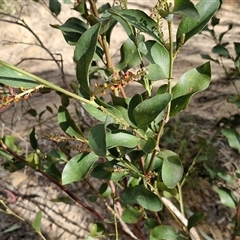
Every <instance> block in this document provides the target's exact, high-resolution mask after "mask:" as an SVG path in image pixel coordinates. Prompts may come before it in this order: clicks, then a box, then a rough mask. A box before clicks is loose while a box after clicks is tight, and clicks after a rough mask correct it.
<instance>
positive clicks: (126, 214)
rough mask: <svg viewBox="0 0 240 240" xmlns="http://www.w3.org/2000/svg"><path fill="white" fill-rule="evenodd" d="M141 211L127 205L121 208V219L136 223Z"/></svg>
mask: <svg viewBox="0 0 240 240" xmlns="http://www.w3.org/2000/svg"><path fill="white" fill-rule="evenodd" d="M142 215H143V213H142V212H140V211H139V210H137V209H136V208H134V207H131V206H129V207H127V208H126V209H124V210H123V214H122V220H123V221H124V222H125V223H130V224H132V223H136V222H137V221H138V220H139V219H140V217H142Z"/></svg>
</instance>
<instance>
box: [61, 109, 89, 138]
mask: <svg viewBox="0 0 240 240" xmlns="http://www.w3.org/2000/svg"><path fill="white" fill-rule="evenodd" d="M58 123H59V126H60V127H61V129H62V130H63V131H64V132H65V133H66V134H67V135H69V136H70V137H77V138H80V139H85V138H84V135H83V133H82V131H81V130H80V129H79V128H78V127H77V125H76V124H75V122H74V121H73V119H72V117H71V115H70V113H69V112H68V110H67V108H65V107H63V106H60V107H59V109H58Z"/></svg>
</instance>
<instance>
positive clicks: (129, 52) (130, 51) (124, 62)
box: [116, 39, 141, 71]
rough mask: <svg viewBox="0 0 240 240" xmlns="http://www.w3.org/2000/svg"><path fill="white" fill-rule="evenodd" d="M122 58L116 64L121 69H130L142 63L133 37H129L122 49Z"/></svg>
mask: <svg viewBox="0 0 240 240" xmlns="http://www.w3.org/2000/svg"><path fill="white" fill-rule="evenodd" d="M120 53H121V60H120V62H119V63H118V64H117V65H116V68H117V69H119V70H124V71H126V70H128V69H130V68H132V67H136V66H137V65H139V64H140V62H141V59H140V57H139V54H138V51H137V48H136V45H135V43H134V42H133V41H132V40H131V39H127V40H126V41H125V42H124V43H123V45H122V46H121V49H120Z"/></svg>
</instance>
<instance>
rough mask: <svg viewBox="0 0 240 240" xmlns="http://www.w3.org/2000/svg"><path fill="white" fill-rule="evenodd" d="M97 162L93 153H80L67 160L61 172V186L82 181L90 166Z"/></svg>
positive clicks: (96, 157)
mask: <svg viewBox="0 0 240 240" xmlns="http://www.w3.org/2000/svg"><path fill="white" fill-rule="evenodd" d="M97 160H98V156H97V155H96V154H95V153H94V152H91V153H88V154H86V153H80V154H78V155H76V156H74V157H73V158H71V159H70V160H69V162H68V163H67V164H66V165H65V167H64V169H63V172H62V184H63V185H66V184H69V183H73V182H77V181H80V180H82V179H84V178H85V177H86V176H87V174H88V173H89V171H90V169H91V167H92V165H93V164H94V163H95V162H96V161H97Z"/></svg>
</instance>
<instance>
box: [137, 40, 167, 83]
mask: <svg viewBox="0 0 240 240" xmlns="http://www.w3.org/2000/svg"><path fill="white" fill-rule="evenodd" d="M139 49H140V51H142V52H146V54H144V55H145V57H146V58H147V60H148V61H149V62H150V63H151V64H154V65H155V64H156V65H157V66H158V68H157V69H156V67H155V74H154V76H155V77H153V76H152V78H153V79H151V75H153V70H154V69H152V68H153V67H154V66H148V68H150V72H149V74H150V80H160V79H166V78H167V77H168V75H169V66H170V64H169V63H170V60H169V53H168V51H167V49H166V48H165V47H164V46H163V45H161V44H160V43H158V42H156V41H153V40H149V41H146V42H145V45H140V46H139ZM146 49H147V51H146ZM156 70H158V71H159V72H158V74H157V73H156ZM151 71H152V72H151ZM156 74H157V75H158V78H157V79H155V78H156Z"/></svg>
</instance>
